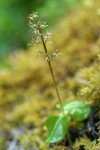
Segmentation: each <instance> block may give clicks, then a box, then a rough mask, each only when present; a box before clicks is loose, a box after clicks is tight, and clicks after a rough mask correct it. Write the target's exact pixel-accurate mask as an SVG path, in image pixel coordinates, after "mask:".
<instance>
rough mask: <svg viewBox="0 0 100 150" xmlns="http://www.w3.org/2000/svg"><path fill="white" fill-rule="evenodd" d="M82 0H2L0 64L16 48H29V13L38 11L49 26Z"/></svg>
mask: <svg viewBox="0 0 100 150" xmlns="http://www.w3.org/2000/svg"><path fill="white" fill-rule="evenodd" d="M80 1H82V0H0V64H2V65H5V64H4V61H3V58H4V57H5V55H7V54H8V53H9V52H12V51H15V50H21V49H23V50H27V48H28V47H27V45H28V43H29V41H30V37H31V36H30V32H29V27H28V21H29V20H28V18H27V17H28V15H29V14H30V13H32V12H33V11H37V12H38V13H39V15H40V17H42V18H44V19H45V20H46V21H47V23H48V24H49V27H53V28H54V26H55V24H56V23H57V22H58V21H59V20H60V18H61V17H64V16H66V15H68V13H69V12H70V11H72V10H73V9H74V7H77V5H79V3H80Z"/></svg>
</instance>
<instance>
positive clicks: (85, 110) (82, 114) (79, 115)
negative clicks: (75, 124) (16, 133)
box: [57, 101, 91, 121]
mask: <svg viewBox="0 0 100 150" xmlns="http://www.w3.org/2000/svg"><path fill="white" fill-rule="evenodd" d="M57 108H58V109H61V105H60V104H58V105H57ZM63 108H64V111H65V113H66V114H69V115H71V116H72V117H73V118H74V119H75V120H76V121H83V120H84V119H86V118H88V117H89V115H90V111H91V109H90V105H88V104H86V103H85V102H82V101H73V102H68V103H65V104H63Z"/></svg>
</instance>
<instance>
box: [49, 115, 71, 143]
mask: <svg viewBox="0 0 100 150" xmlns="http://www.w3.org/2000/svg"><path fill="white" fill-rule="evenodd" d="M70 121H71V118H70V117H69V116H66V115H60V116H49V117H48V119H47V120H46V126H47V129H48V136H47V140H46V142H48V143H56V142H59V141H62V140H63V139H64V138H65V135H66V132H67V127H68V124H69V123H70Z"/></svg>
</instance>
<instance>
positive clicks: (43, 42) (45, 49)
mask: <svg viewBox="0 0 100 150" xmlns="http://www.w3.org/2000/svg"><path fill="white" fill-rule="evenodd" d="M35 21H36V24H37V26H38V23H37V20H35ZM38 30H39V32H40V37H41V41H42V45H43V48H44V51H45V54H46V57H47V62H48V66H49V70H50V73H51V76H52V79H53V83H54V87H55V90H56V94H57V97H58V101H59V103H60V104H61V108H62V112H63V113H64V109H63V105H62V101H61V98H60V94H59V90H58V87H57V83H56V80H55V76H54V73H53V69H52V65H51V61H50V58H49V56H48V50H47V47H46V43H45V41H44V37H43V35H42V32H41V30H40V27H39V26H38Z"/></svg>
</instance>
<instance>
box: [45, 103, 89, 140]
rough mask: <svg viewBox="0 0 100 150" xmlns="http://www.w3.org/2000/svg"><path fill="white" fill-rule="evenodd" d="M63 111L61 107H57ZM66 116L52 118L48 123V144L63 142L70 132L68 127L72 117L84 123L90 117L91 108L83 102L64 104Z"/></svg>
mask: <svg viewBox="0 0 100 150" xmlns="http://www.w3.org/2000/svg"><path fill="white" fill-rule="evenodd" d="M57 108H58V109H61V105H60V104H58V105H57ZM63 108H64V112H65V115H64V114H62V115H59V116H50V117H48V119H47V121H46V126H47V128H48V137H47V140H46V141H47V142H48V143H56V142H60V141H62V140H63V139H64V138H65V136H66V134H67V131H68V125H69V123H70V122H71V117H69V116H68V115H70V116H72V118H74V119H75V120H76V121H83V120H84V119H86V118H88V117H89V115H90V106H89V105H88V104H86V103H85V102H82V101H73V102H69V103H65V104H63Z"/></svg>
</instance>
